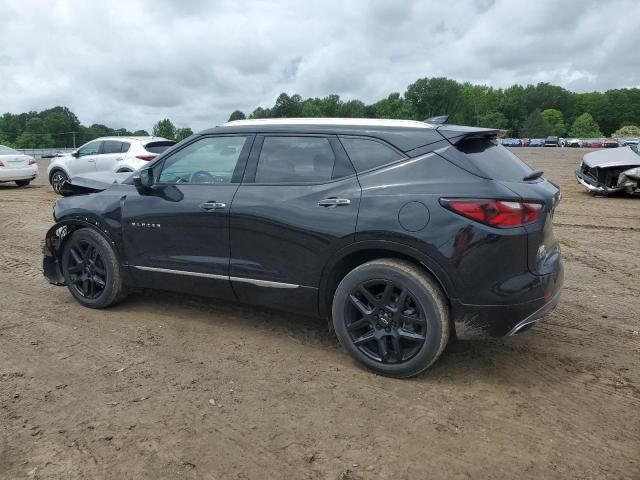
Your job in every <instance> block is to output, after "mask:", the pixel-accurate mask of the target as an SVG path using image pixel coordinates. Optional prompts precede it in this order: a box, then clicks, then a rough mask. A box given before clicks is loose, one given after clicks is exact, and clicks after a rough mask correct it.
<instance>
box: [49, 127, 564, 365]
mask: <svg viewBox="0 0 640 480" xmlns="http://www.w3.org/2000/svg"><path fill="white" fill-rule="evenodd" d="M497 133H498V131H496V130H490V129H481V128H471V127H460V126H454V125H436V124H434V125H430V124H426V123H422V122H416V121H400V120H365V119H362V120H359V119H344V120H340V119H297V120H245V121H237V122H230V123H228V124H226V125H224V126H222V127H217V128H213V129H210V130H205V131H203V132H201V133H199V134H197V135H193V136H192V137H190V138H188V139H186V140H184V141H183V142H181V143H180V144H178V145H176V146H175V147H173V148H172V149H170V150H168V151H167V152H165V153H163V154H161V155H160V156H159V157H158V158H157V159H156V160H155V161H153V162H151V163H150V165H149V166H148V167H146V168H144V169H142V170H140V171H138V172H137V173H135V174H134V175H133V176H132V177H131V178H129V179H128V180H126V181H124V182H123V183H121V184H114V185H112V186H110V187H109V188H107V189H105V190H104V191H102V192H100V193H94V194H90V195H83V196H76V197H68V198H64V199H61V200H58V201H57V203H56V205H55V209H54V219H55V221H56V222H57V223H56V224H55V225H54V226H53V227H52V228H51V229H50V230H49V232H48V233H47V235H46V239H45V248H44V254H45V256H44V272H45V275H46V277H47V278H48V279H49V281H51V282H52V283H54V284H56V285H67V286H68V288H69V290H70V292H71V294H72V295H73V296H74V297H75V298H76V299H77V300H78V302H79V303H81V304H82V305H84V306H87V307H91V308H104V307H107V306H109V305H112V304H114V303H115V302H117V301H119V300H120V299H122V298H123V297H124V296H125V294H126V292H127V291H128V290H130V289H132V288H158V289H165V290H173V291H180V292H186V293H191V294H199V295H206V296H211V297H217V298H222V299H233V300H239V301H241V302H245V303H250V304H254V305H261V306H266V307H273V308H276V309H282V310H288V311H291V312H297V313H301V314H305V315H313V316H319V317H323V318H329V319H331V320H332V322H333V326H334V328H335V332H336V334H337V336H338V339H339V341H340V343H341V344H342V346H343V347H344V348H345V349H346V350H347V351H348V352H349V353H350V354H351V355H352V356H353V357H354V358H355V359H356V360H358V361H359V362H361V363H362V364H364V365H365V366H366V367H368V368H370V369H372V370H374V371H375V372H378V373H380V374H383V375H389V376H394V377H407V376H411V375H415V374H417V373H419V372H421V371H423V370H425V369H426V368H428V367H429V366H430V365H431V364H432V363H433V362H434V361H435V360H436V359H437V358H438V357H439V355H440V354H441V353H442V351H443V350H444V348H445V346H446V344H447V341H448V339H449V337H450V335H452V334H453V333H454V332H456V331H457V332H458V334H460V333H461V332H462V331H463V330H464V331H465V332H468V331H475V332H478V333H485V334H489V335H493V336H502V335H512V334H515V333H518V332H521V331H524V330H526V329H527V328H528V327H530V326H531V325H532V324H533V323H534V322H536V321H537V320H539V319H540V318H542V316H543V315H545V314H546V313H547V312H549V311H550V310H551V309H553V308H554V307H555V305H556V304H557V302H558V298H559V292H560V288H561V285H562V279H563V269H562V264H561V261H560V250H559V247H558V244H557V242H556V241H555V240H554V237H553V234H552V225H551V224H552V216H553V211H554V209H555V207H556V205H557V203H558V201H559V198H560V192H559V190H558V188H557V187H556V186H555V185H554V184H552V183H550V182H548V181H547V180H545V179H544V178H543V177H542V176H541V175H542V172H534V171H532V170H531V169H530V168H529V167H528V166H527V165H526V164H524V163H523V162H522V161H520V160H519V159H518V158H517V157H516V156H515V155H513V154H512V153H511V152H509V151H508V150H506V149H505V148H504V147H502V146H501V145H499V144H498V142H497V141H496V140H495V138H496V135H497Z"/></svg>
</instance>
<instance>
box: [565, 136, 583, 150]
mask: <svg viewBox="0 0 640 480" xmlns="http://www.w3.org/2000/svg"><path fill="white" fill-rule="evenodd" d="M566 146H567V147H571V148H580V147H582V141H581V140H580V139H579V138H567V141H566Z"/></svg>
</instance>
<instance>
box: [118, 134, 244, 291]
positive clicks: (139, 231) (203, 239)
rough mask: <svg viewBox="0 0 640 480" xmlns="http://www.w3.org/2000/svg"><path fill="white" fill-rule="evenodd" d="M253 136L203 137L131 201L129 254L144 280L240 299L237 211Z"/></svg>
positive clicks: (160, 168) (162, 165)
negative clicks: (234, 238)
mask: <svg viewBox="0 0 640 480" xmlns="http://www.w3.org/2000/svg"><path fill="white" fill-rule="evenodd" d="M251 141H252V137H251V136H246V135H236V136H215V137H201V138H200V139H197V140H195V141H194V142H191V143H190V144H188V145H185V146H184V147H183V148H181V149H180V150H178V151H176V152H174V153H172V154H171V155H170V156H168V157H166V158H165V159H163V160H162V161H160V162H158V163H157V164H156V165H155V166H153V171H154V180H155V184H154V186H153V187H152V189H151V191H150V192H148V193H145V194H134V195H132V196H128V197H127V198H126V199H125V201H124V219H123V220H124V221H123V224H124V232H123V233H124V243H125V249H126V251H125V253H126V256H127V260H128V263H129V265H130V267H131V268H130V269H131V273H132V276H133V277H134V278H135V279H136V281H137V283H138V284H139V285H141V286H147V287H151V288H165V289H169V290H179V291H184V292H187V293H193V294H199V295H207V296H214V297H218V298H234V295H233V292H232V290H231V286H230V284H229V211H230V207H231V202H232V200H233V197H234V195H235V193H236V191H237V189H238V185H239V182H240V180H241V178H242V173H243V171H244V165H245V162H246V158H247V154H248V151H249V150H250V148H251Z"/></svg>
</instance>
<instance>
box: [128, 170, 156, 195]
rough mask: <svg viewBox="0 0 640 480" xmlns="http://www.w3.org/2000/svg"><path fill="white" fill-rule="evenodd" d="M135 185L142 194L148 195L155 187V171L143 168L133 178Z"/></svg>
mask: <svg viewBox="0 0 640 480" xmlns="http://www.w3.org/2000/svg"><path fill="white" fill-rule="evenodd" d="M133 184H134V185H135V187H136V189H137V190H138V192H140V193H141V194H144V193H147V192H148V191H149V190H150V189H151V187H152V186H153V170H152V169H151V168H143V169H142V170H140V172H138V174H137V175H135V176H134V177H133Z"/></svg>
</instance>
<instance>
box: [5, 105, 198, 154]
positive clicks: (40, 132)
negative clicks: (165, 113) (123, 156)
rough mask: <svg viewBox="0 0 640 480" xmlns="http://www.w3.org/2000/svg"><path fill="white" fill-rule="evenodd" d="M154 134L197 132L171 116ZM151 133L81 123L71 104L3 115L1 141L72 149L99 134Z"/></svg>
mask: <svg viewBox="0 0 640 480" xmlns="http://www.w3.org/2000/svg"><path fill="white" fill-rule="evenodd" d="M151 133H152V134H153V135H154V136H157V137H164V138H168V139H170V140H176V141H180V140H182V139H184V138H187V137H188V136H189V135H193V131H192V130H191V128H189V127H181V128H177V127H176V126H175V125H174V124H173V123H172V122H171V120H169V119H168V118H165V119H163V120H160V121H158V122H157V123H156V124H155V125H154V126H153V129H152V130H151ZM148 135H149V132H148V131H147V130H134V131H130V130H127V129H126V128H112V127H108V126H106V125H101V124H97V123H94V124H93V125H90V126H88V127H87V126H84V125H81V124H80V121H79V120H78V117H76V115H75V114H74V113H73V112H72V111H71V110H69V109H68V108H67V107H59V106H58V107H54V108H49V109H47V110H43V111H41V112H35V111H33V112H27V113H20V114H13V113H5V114H3V115H2V116H0V144H1V145H7V146H11V147H15V148H68V147H74V146H80V145H82V144H83V143H86V142H89V141H91V140H93V139H95V138H98V137H111V136H114V137H115V136H120V137H123V136H148Z"/></svg>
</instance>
